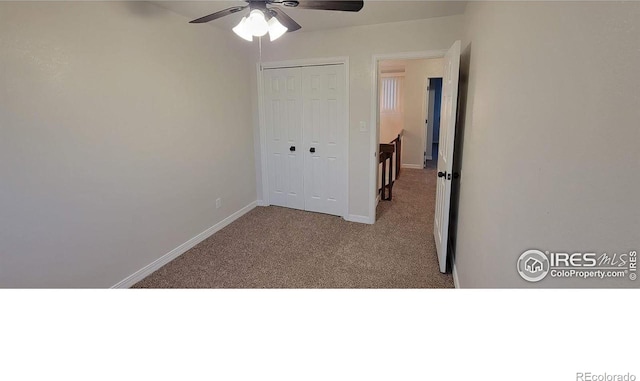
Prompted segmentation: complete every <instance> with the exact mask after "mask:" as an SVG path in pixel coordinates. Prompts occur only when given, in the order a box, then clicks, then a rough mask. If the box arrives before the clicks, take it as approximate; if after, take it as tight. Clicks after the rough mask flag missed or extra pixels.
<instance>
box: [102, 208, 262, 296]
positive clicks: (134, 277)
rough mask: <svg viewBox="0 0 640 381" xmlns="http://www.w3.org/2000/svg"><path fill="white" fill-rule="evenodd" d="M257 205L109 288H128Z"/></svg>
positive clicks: (242, 211)
mask: <svg viewBox="0 0 640 381" xmlns="http://www.w3.org/2000/svg"><path fill="white" fill-rule="evenodd" d="M257 205H258V201H254V202H252V203H250V204H249V205H247V206H245V207H244V208H242V209H240V210H238V211H237V212H235V213H233V214H232V215H230V216H229V217H227V218H225V219H224V220H222V221H220V222H218V223H217V224H215V225H213V226H212V227H210V228H208V229H207V230H205V231H203V232H202V233H200V234H198V235H197V236H195V237H193V238H191V239H190V240H188V241H187V242H185V243H183V244H182V245H180V246H178V247H176V248H175V249H173V250H171V251H170V252H168V253H167V254H165V255H163V256H162V257H160V258H158V259H156V260H155V261H153V262H151V263H150V264H148V265H146V266H145V267H143V268H141V269H140V270H138V271H136V272H135V273H133V274H131V275H129V276H128V277H126V278H125V279H123V280H121V281H120V282H118V283H117V284H115V285H113V286H111V288H129V287H131V286H133V285H134V284H136V283H138V282H139V281H141V280H143V279H144V278H146V277H147V276H149V275H150V274H151V273H153V272H154V271H156V270H158V269H159V268H160V267H162V266H164V265H166V264H167V263H169V262H171V261H172V260H174V259H176V258H178V257H179V256H181V255H182V254H184V253H186V252H187V251H188V250H189V249H191V248H193V247H194V246H195V245H197V244H199V243H200V242H202V241H204V240H205V239H207V238H209V237H211V236H212V235H213V234H214V233H216V232H217V231H219V230H222V228H224V227H225V226H227V225H229V224H230V223H232V222H233V221H235V220H237V219H238V218H240V217H242V216H244V215H245V214H247V213H248V212H250V211H251V210H252V209H253V208H255V207H256V206H257Z"/></svg>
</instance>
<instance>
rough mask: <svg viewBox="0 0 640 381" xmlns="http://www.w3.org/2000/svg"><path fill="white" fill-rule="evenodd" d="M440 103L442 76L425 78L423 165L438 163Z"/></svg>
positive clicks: (426, 166)
mask: <svg viewBox="0 0 640 381" xmlns="http://www.w3.org/2000/svg"><path fill="white" fill-rule="evenodd" d="M441 103H442V77H438V78H428V79H427V106H426V108H427V117H426V119H425V125H424V128H425V136H426V137H427V138H426V139H425V143H426V144H425V148H424V167H425V168H428V167H430V166H431V167H435V166H437V165H438V144H439V142H440V108H441Z"/></svg>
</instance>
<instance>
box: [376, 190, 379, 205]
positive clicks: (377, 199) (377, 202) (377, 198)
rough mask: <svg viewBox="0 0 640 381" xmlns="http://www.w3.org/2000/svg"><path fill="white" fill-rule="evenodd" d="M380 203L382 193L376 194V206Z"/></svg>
mask: <svg viewBox="0 0 640 381" xmlns="http://www.w3.org/2000/svg"><path fill="white" fill-rule="evenodd" d="M379 203H380V193H378V195H377V196H376V206H378V204H379Z"/></svg>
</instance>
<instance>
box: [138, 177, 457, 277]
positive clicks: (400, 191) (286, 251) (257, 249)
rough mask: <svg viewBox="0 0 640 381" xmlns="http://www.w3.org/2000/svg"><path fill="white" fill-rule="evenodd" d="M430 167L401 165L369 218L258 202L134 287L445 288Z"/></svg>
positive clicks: (445, 275)
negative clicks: (389, 192) (387, 195)
mask: <svg viewBox="0 0 640 381" xmlns="http://www.w3.org/2000/svg"><path fill="white" fill-rule="evenodd" d="M435 179H436V176H435V169H434V168H431V166H430V168H429V169H425V170H417V169H403V170H402V172H401V174H400V177H399V179H398V180H397V181H396V183H395V186H394V188H393V201H381V202H380V204H379V205H378V210H377V214H378V220H377V222H376V223H375V224H374V225H364V224H358V223H353V222H347V221H344V220H343V219H342V218H340V217H335V216H329V215H324V214H318V213H310V212H304V211H299V210H294V209H287V208H280V207H273V206H271V207H258V208H256V209H254V210H253V211H251V212H249V213H248V214H246V215H245V216H243V217H241V218H240V219H238V220H237V221H235V222H234V223H232V224H231V225H229V226H227V227H226V228H225V229H223V230H221V231H220V232H218V233H216V234H214V235H213V236H211V237H210V238H208V239H207V240H205V241H203V242H202V243H200V244H199V245H197V246H196V247H194V248H193V249H191V250H189V251H188V252H187V253H185V254H183V255H182V256H180V257H178V258H177V259H175V260H174V261H172V262H170V263H169V264H167V265H166V266H164V267H162V268H161V269H159V270H158V271H156V272H155V273H153V274H151V275H150V276H149V277H147V278H146V279H144V280H142V281H141V282H139V283H138V284H136V285H135V286H134V287H138V288H165V287H167V288H450V287H453V278H452V276H451V274H441V273H440V272H439V270H438V260H437V257H436V253H435V243H434V239H433V213H434V201H435V183H436V182H435Z"/></svg>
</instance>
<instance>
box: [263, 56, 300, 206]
mask: <svg viewBox="0 0 640 381" xmlns="http://www.w3.org/2000/svg"><path fill="white" fill-rule="evenodd" d="M263 78H264V106H265V107H264V110H265V125H266V130H267V151H268V152H267V154H268V158H269V159H268V160H269V163H268V168H269V173H268V176H269V201H270V203H271V204H272V205H278V206H285V207H289V208H296V209H304V202H305V200H304V183H303V181H304V178H303V175H302V171H303V168H304V166H303V160H304V155H303V152H302V91H301V90H302V83H301V80H302V77H301V70H300V68H290V69H270V70H265V71H264V73H263Z"/></svg>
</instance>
